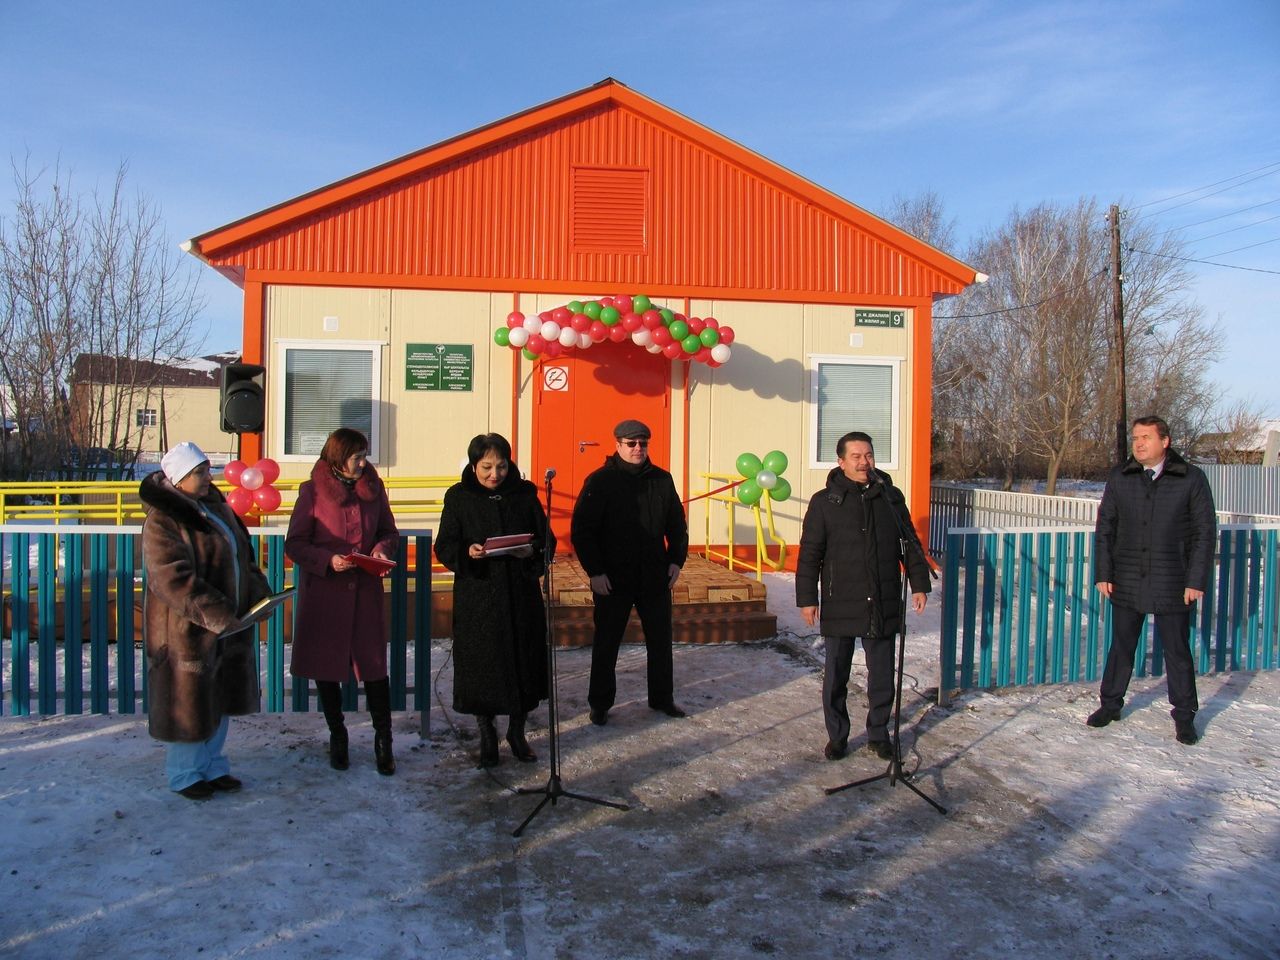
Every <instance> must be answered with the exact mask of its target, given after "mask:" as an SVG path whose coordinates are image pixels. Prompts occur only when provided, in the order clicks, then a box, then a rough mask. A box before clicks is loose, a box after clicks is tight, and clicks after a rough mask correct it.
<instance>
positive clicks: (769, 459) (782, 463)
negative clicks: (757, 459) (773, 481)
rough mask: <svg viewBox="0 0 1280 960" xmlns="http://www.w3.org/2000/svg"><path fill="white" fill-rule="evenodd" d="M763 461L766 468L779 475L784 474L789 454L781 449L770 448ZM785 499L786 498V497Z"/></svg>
mask: <svg viewBox="0 0 1280 960" xmlns="http://www.w3.org/2000/svg"><path fill="white" fill-rule="evenodd" d="M761 462H762V463H763V464H764V468H765V469H766V470H772V471H773V472H774V473H776V474H778V476H782V472H783V471H784V470H786V469H787V455H786V454H785V453H783V452H782V451H781V450H770V451H769V452H768V453H766V454H765V455H764V460H762V461H761ZM783 499H784V500H785V499H786V497H783Z"/></svg>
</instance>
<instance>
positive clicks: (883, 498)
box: [796, 431, 929, 760]
mask: <svg viewBox="0 0 1280 960" xmlns="http://www.w3.org/2000/svg"><path fill="white" fill-rule="evenodd" d="M836 459H837V461H838V466H836V467H835V468H834V469H832V471H831V472H830V473H829V474H828V475H827V484H826V487H825V488H824V489H822V490H819V491H818V492H817V493H815V494H814V495H813V497H812V498H811V499H810V500H809V508H808V509H807V510H806V511H805V515H804V526H803V528H802V531H801V535H800V557H799V559H798V560H797V562H796V606H797V607H799V608H800V613H801V615H802V616H803V617H804V621H805V623H807V624H809V625H810V626H813V625H814V624H816V623H818V622H819V611H821V624H822V636H823V638H824V639H825V640H826V648H827V651H826V652H827V657H826V664H825V668H824V670H823V674H822V714H823V717H824V719H825V720H826V724H827V738H828V739H827V745H826V747H825V748H824V750H823V755H824V756H826V758H827V759H828V760H838V759H840V758H841V757H843V756H844V755H845V751H846V750H847V749H848V742H849V710H848V706H847V700H848V695H849V670H850V667H851V666H852V664H853V650H854V645H855V643H856V642H857V641H858V640H861V641H862V649H863V651H864V653H865V654H866V658H867V707H868V709H867V747H868V749H870V750H871V751H872V752H873V753H875V754H876V755H877V756H878V757H880V758H881V759H883V760H889V759H891V758H892V757H893V745H892V743H891V742H890V740H889V730H888V725H889V715H890V713H891V711H892V709H893V693H894V676H893V674H894V671H893V659H894V649H893V638H894V637H895V636H896V635H897V633H898V631H899V630H901V629H902V615H903V610H902V572H901V571H902V567H903V566H904V565H905V566H906V570H907V578H908V580H909V581H910V583H911V608H912V609H913V610H915V612H916V613H920V612H921V611H922V610H924V605H925V595H926V594H927V593H929V564H928V561H926V560H925V557H924V551H923V549H922V548H921V546H920V541H919V540H918V539H917V538H916V534H915V530H914V528H913V527H912V525H911V514H910V512H909V511H908V510H907V503H906V500H905V498H904V497H903V496H902V491H901V490H899V489H898V488H897V487H895V486H894V485H893V480H892V479H891V478H890V477H889V475H888V474H887V473H885V472H883V471H881V470H877V469H876V462H875V450H874V448H873V446H872V441H871V437H870V436H869V435H868V434H865V433H862V432H859V431H854V432H852V433H846V434H845V435H844V436H843V437H841V438H840V440H839V441H838V442H837V444H836ZM895 514H896V519H895ZM904 535H905V536H906V537H907V550H906V555H905V556H904V555H903V550H902V537H903V536H904Z"/></svg>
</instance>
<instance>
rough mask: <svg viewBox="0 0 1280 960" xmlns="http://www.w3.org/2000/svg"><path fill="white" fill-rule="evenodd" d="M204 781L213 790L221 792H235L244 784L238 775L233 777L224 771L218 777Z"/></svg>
mask: <svg viewBox="0 0 1280 960" xmlns="http://www.w3.org/2000/svg"><path fill="white" fill-rule="evenodd" d="M205 783H207V784H209V786H211V787H213V789H214V790H220V791H222V792H223V793H235V792H236V791H237V790H239V789H240V788H241V787H243V786H244V784H243V783H241V782H240V780H239V778H238V777H233V776H232V775H231V774H229V773H224V774H223V775H222V776H220V777H214V778H213V779H212V780H206V781H205Z"/></svg>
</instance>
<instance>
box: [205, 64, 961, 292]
mask: <svg viewBox="0 0 1280 960" xmlns="http://www.w3.org/2000/svg"><path fill="white" fill-rule="evenodd" d="M188 249H189V250H190V252H192V253H193V254H195V255H196V256H199V257H200V258H201V259H203V260H205V261H206V262H207V263H209V264H210V265H212V266H214V267H215V268H217V269H218V270H219V271H220V272H222V273H224V274H226V275H227V276H230V277H232V278H233V279H235V280H237V282H241V281H243V279H244V277H245V275H246V272H249V271H253V272H258V273H259V275H260V276H262V277H264V278H266V279H269V280H273V281H276V282H290V281H293V282H312V283H326V282H330V283H344V282H345V283H351V282H359V283H361V284H368V285H378V284H385V285H388V286H397V285H405V286H415V287H431V286H437V285H438V286H444V287H451V288H458V287H463V288H472V289H495V288H496V289H510V290H541V291H555V290H575V291H576V290H583V289H592V288H597V289H599V288H606V287H621V288H623V289H628V290H637V291H639V290H643V291H645V292H647V293H650V294H656V295H681V296H704V297H720V298H727V299H796V300H816V301H830V302H852V301H855V300H859V299H870V298H904V297H905V298H924V299H928V298H931V297H932V296H934V295H946V294H954V293H959V292H960V291H961V290H963V289H964V288H965V287H966V286H967V285H969V284H970V283H972V282H973V281H974V278H975V272H974V270H973V268H971V267H968V266H966V265H965V264H963V263H961V262H960V261H958V260H956V259H954V258H952V257H950V256H948V255H947V254H944V253H942V252H941V251H939V250H937V249H935V248H933V247H930V246H929V245H927V244H925V243H922V242H921V241H919V240H917V239H915V238H914V237H911V236H910V235H909V234H906V233H904V232H903V231H901V230H899V229H898V228H896V227H894V226H892V225H891V224H889V223H887V222H886V221H884V220H881V219H880V218H878V217H876V216H874V215H872V214H870V213H868V212H867V211H865V210H863V209H862V208H860V207H858V206H856V205H854V204H852V203H849V202H848V201H846V200H843V199H841V198H839V197H837V196H835V195H834V194H832V193H830V192H829V191H826V190H824V189H822V188H821V187H818V186H817V185H815V184H813V183H811V182H810V181H808V180H805V179H804V178H803V177H800V176H797V175H796V174H794V173H792V172H790V171H788V170H786V169H784V168H783V167H780V166H778V165H777V164H775V163H772V162H771V161H769V160H766V159H765V158H763V157H761V156H760V155H759V154H756V153H754V152H752V151H750V150H748V149H746V148H745V147H742V146H741V145H739V144H737V143H734V142H733V141H732V140H729V139H727V138H725V137H723V136H721V135H720V134H717V133H715V132H714V131H712V130H709V129H708V128H706V127H704V126H702V125H701V124H698V123H695V122H694V121H692V120H689V119H688V118H686V117H683V116H681V115H680V114H678V113H676V112H675V111H673V110H670V109H668V108H667V107H664V106H663V105H661V104H659V103H657V102H656V101H653V100H650V99H649V98H647V97H644V96H642V95H640V94H638V93H636V92H635V91H633V90H631V89H629V88H628V87H626V86H624V85H623V84H621V83H618V82H617V81H616V80H612V79H609V80H604V81H602V82H601V83H598V84H596V85H594V86H592V87H588V88H586V89H584V90H580V91H578V92H576V93H572V94H569V95H567V96H565V97H561V98H560V99H558V100H553V101H551V102H549V103H546V104H543V105H541V106H539V107H534V108H533V109H530V110H527V111H525V112H523V113H520V114H516V115H515V116H512V117H509V118H507V119H505V120H499V121H497V122H495V123H492V124H489V125H487V126H484V127H481V128H479V129H477V130H473V131H471V132H470V133H466V134H462V135H460V136H458V137H454V138H453V139H450V140H446V141H444V142H443V143H439V144H436V145H435V146H431V147H427V148H425V149H423V150H419V151H417V152H415V153H411V154H409V155H407V156H404V157H401V158H399V159H397V160H392V161H390V162H388V163H385V164H382V165H380V166H377V167H374V168H373V169H371V170H367V171H365V172H363V173H359V174H356V175H354V176H352V177H348V178H346V179H344V180H340V181H338V182H337V183H333V184H330V185H329V186H326V187H322V188H320V189H318V190H314V191H312V192H311V193H307V194H304V195H303V196H301V197H298V198H296V199H294V200H289V201H287V202H285V203H282V204H279V205H277V206H274V207H271V208H269V209H267V210H264V211H262V212H261V213H257V214H253V215H252V216H249V217H245V218H244V219H242V220H238V221H236V222H234V223H231V224H228V225H227V226H224V227H219V228H218V229H216V230H211V231H209V232H208V233H205V234H202V235H200V236H198V237H196V238H194V239H193V240H192V241H190V244H189V245H188Z"/></svg>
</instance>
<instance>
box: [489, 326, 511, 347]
mask: <svg viewBox="0 0 1280 960" xmlns="http://www.w3.org/2000/svg"><path fill="white" fill-rule="evenodd" d="M493 342H494V343H496V344H497V345H498V346H500V347H505V346H507V345H509V344H510V343H511V328H510V327H499V328H498V329H497V330H495V331H493Z"/></svg>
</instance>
